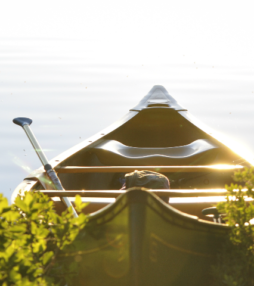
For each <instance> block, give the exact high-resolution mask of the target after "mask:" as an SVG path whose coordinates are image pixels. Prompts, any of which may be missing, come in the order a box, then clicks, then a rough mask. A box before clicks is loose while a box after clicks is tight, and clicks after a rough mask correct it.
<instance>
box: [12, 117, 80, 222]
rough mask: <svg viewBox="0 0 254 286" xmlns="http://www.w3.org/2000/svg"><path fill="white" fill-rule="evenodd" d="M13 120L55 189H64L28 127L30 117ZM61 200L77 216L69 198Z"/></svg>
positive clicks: (30, 121)
mask: <svg viewBox="0 0 254 286" xmlns="http://www.w3.org/2000/svg"><path fill="white" fill-rule="evenodd" d="M13 122H14V123H15V124H17V125H19V126H21V127H22V128H23V129H24V131H25V133H26V135H27V137H28V139H29V140H30V142H31V144H32V146H33V148H34V150H35V152H36V153H37V155H38V157H39V159H40V161H41V163H42V165H43V166H44V169H45V171H46V173H47V175H48V177H49V178H50V180H51V182H52V183H53V187H54V188H55V189H56V190H61V191H64V188H63V186H62V184H61V182H60V180H59V178H58V176H57V174H56V172H55V171H54V169H53V168H52V166H51V165H50V164H49V162H48V159H47V157H46V156H45V154H44V153H43V151H42V148H41V146H40V144H39V142H38V141H37V139H36V138H35V136H34V134H33V132H32V130H31V128H30V127H29V125H30V124H31V123H32V120H31V119H28V118H15V119H14V120H13ZM61 199H62V201H63V202H64V204H65V205H66V206H67V208H68V207H71V208H72V210H73V214H74V216H75V217H78V214H77V212H76V210H75V209H74V207H73V205H72V203H71V202H70V200H69V199H68V198H67V197H62V198H61Z"/></svg>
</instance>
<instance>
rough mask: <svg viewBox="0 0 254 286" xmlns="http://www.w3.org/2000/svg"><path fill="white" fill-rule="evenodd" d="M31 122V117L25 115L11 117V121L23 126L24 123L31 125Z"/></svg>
mask: <svg viewBox="0 0 254 286" xmlns="http://www.w3.org/2000/svg"><path fill="white" fill-rule="evenodd" d="M32 122H33V120H32V119H30V118H27V117H17V118H14V119H13V123H15V124H17V125H19V126H21V127H23V126H24V125H31V124H32Z"/></svg>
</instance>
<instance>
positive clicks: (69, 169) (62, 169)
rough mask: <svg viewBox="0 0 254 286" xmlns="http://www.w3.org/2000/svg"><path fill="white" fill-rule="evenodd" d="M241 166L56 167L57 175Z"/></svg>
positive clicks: (169, 171) (237, 168)
mask: <svg viewBox="0 0 254 286" xmlns="http://www.w3.org/2000/svg"><path fill="white" fill-rule="evenodd" d="M242 168H243V166H241V165H226V164H225V165H224V164H223V165H208V166H66V167H56V168H55V170H56V172H57V173H128V172H133V171H135V170H137V171H142V170H148V171H155V172H160V173H174V172H186V173H189V172H222V171H223V172H226V171H236V170H239V169H242Z"/></svg>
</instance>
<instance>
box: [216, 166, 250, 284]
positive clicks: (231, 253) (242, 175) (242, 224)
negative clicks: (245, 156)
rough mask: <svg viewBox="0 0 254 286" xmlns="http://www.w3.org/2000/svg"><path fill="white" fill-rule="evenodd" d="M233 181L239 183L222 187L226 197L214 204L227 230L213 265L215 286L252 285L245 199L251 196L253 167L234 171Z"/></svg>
mask: <svg viewBox="0 0 254 286" xmlns="http://www.w3.org/2000/svg"><path fill="white" fill-rule="evenodd" d="M234 180H235V181H236V182H238V183H240V185H237V184H232V185H231V186H226V189H227V192H228V193H227V200H226V202H221V203H219V204H218V205H217V209H218V210H219V212H220V213H222V214H226V216H225V218H224V220H225V221H226V223H227V224H228V225H229V226H230V227H231V231H230V233H229V239H228V240H226V242H225V243H224V245H223V247H222V250H221V251H220V253H219V254H218V263H217V264H216V265H215V266H213V274H214V279H215V283H214V285H216V286H222V285H223V286H225V285H226V286H251V285H254V225H253V224H251V220H252V219H253V218H254V204H253V202H252V201H251V200H248V199H253V198H254V190H253V189H254V168H251V169H248V168H245V169H244V171H240V172H236V173H235V175H234ZM243 187H244V188H246V189H247V191H246V190H245V191H243Z"/></svg>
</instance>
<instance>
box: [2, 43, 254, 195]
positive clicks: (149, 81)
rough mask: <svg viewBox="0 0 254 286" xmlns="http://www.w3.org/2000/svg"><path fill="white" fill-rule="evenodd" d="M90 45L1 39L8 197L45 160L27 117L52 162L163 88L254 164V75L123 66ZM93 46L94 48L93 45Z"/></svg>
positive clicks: (247, 70) (180, 66)
mask: <svg viewBox="0 0 254 286" xmlns="http://www.w3.org/2000/svg"><path fill="white" fill-rule="evenodd" d="M85 44H86V43H85V42H80V41H72V42H71V41H64V40H59V41H52V40H43V41H42V40H36V41H31V40H28V39H25V40H24V39H23V40H20V39H12V40H10V39H1V38H0V134H1V135H0V138H1V140H0V169H1V172H0V182H1V192H2V193H4V195H5V196H6V197H7V198H8V199H10V197H11V193H12V192H13V190H14V189H15V188H16V186H17V185H18V184H19V183H20V182H21V181H22V180H23V178H24V177H25V176H26V175H27V174H28V173H29V172H30V171H32V170H33V169H36V168H38V167H40V161H39V159H38V157H37V155H36V154H35V152H34V150H33V149H32V147H31V145H30V142H29V141H28V139H27V137H26V135H25V133H24V131H23V130H22V128H20V127H18V126H17V125H14V124H13V123H12V120H13V118H15V117H20V116H24V117H30V118H32V119H33V124H32V125H31V127H32V130H33V132H34V134H35V135H36V137H37V139H38V140H39V142H40V144H41V146H42V148H43V149H44V151H45V154H46V156H47V157H48V159H52V158H53V157H55V156H56V155H58V154H59V153H61V152H63V151H65V150H66V149H68V148H70V147H72V146H73V145H75V144H78V143H80V142H81V141H82V140H84V139H86V138H87V137H89V136H92V135H93V134H95V133H97V132H99V131H100V130H102V129H103V128H105V127H107V126H108V125H110V124H111V123H113V122H114V121H116V120H117V119H119V118H120V117H122V116H123V115H124V114H125V113H127V112H128V110H129V109H130V108H132V107H134V106H135V105H136V104H137V103H138V102H139V101H140V100H141V99H142V98H143V96H145V95H146V94H147V93H148V92H149V90H150V89H151V88H152V87H153V86H154V85H157V84H160V85H163V86H164V87H165V88H166V89H167V90H168V92H169V94H170V95H172V96H173V97H174V98H175V99H176V100H177V101H178V102H179V103H180V104H181V105H182V106H184V107H186V108H187V109H188V110H189V112H190V113H191V114H193V115H194V116H195V117H197V118H198V119H199V120H200V121H202V122H203V123H205V124H207V125H208V126H210V127H211V128H212V129H214V130H216V131H217V132H220V133H221V134H223V135H224V136H227V137H228V138H230V140H231V142H233V143H237V144H238V145H241V146H242V150H245V151H248V152H249V158H250V159H251V160H254V155H253V154H254V132H253V129H254V68H251V67H244V66H234V65H232V66H231V65H229V66H223V65H221V66H220V65H215V66H213V65H208V64H205V63H198V62H197V63H196V62H194V61H192V62H190V60H189V59H185V58H184V55H182V57H183V58H176V59H175V60H174V61H172V60H171V61H170V62H167V61H165V63H164V62H163V61H160V62H159V63H156V62H153V63H142V62H141V61H140V62H138V61H135V62H129V61H127V60H126V61H121V62H120V63H119V62H118V60H117V58H114V59H112V58H107V55H106V54H105V53H103V54H102V55H101V54H99V50H98V48H97V49H95V50H86V52H84V50H83V48H84V46H85ZM94 46H97V44H96V43H95V44H94Z"/></svg>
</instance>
